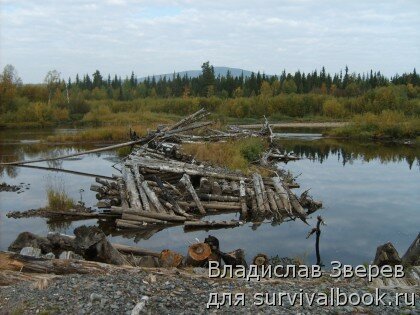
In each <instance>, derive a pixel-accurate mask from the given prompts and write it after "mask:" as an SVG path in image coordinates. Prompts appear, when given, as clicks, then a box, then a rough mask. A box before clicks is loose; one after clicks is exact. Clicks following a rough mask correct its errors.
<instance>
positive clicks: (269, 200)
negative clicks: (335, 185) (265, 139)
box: [91, 110, 320, 229]
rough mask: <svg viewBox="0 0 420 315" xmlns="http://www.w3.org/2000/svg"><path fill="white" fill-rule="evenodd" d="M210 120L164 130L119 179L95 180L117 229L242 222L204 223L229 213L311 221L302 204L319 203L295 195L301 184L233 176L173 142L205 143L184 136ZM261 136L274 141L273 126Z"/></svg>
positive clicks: (195, 118)
mask: <svg viewBox="0 0 420 315" xmlns="http://www.w3.org/2000/svg"><path fill="white" fill-rule="evenodd" d="M205 116H207V112H206V111H204V110H200V111H198V112H197V113H195V114H193V115H190V116H188V117H186V118H184V119H183V120H181V121H180V122H178V123H176V124H175V125H173V126H169V127H161V128H160V129H158V131H157V132H156V133H155V137H152V138H151V137H150V136H148V137H149V139H150V140H149V141H148V142H147V143H143V145H142V146H141V147H139V148H137V149H134V150H133V152H132V153H131V154H130V155H129V156H127V157H126V159H125V161H124V163H123V165H122V168H121V174H120V175H113V180H104V179H100V178H96V184H94V185H92V186H91V190H93V191H95V192H97V194H96V197H97V199H98V200H99V202H98V207H100V208H105V210H103V211H104V213H111V214H113V215H117V216H118V217H117V218H116V220H115V223H116V227H117V228H121V229H130V228H132V229H138V228H141V227H143V226H145V225H157V226H167V225H177V224H182V225H184V227H185V228H186V229H194V228H207V229H208V228H221V227H235V226H238V225H241V224H242V221H218V222H215V221H203V220H200V218H202V217H203V216H206V215H210V214H219V213H222V212H226V211H227V212H239V213H240V214H241V220H254V221H255V220H259V221H262V220H264V219H266V218H268V219H269V218H272V219H273V220H276V221H278V222H279V221H280V222H281V221H282V220H283V219H284V218H286V217H289V218H292V219H294V218H300V219H301V220H302V221H304V222H305V223H306V217H307V215H308V214H307V212H306V211H305V209H304V207H303V205H304V206H306V208H307V209H312V208H313V206H314V203H313V202H311V200H309V201H308V199H307V198H306V199H305V200H304V201H305V202H302V200H301V199H299V198H298V197H297V196H296V195H295V194H294V193H293V192H292V191H291V188H295V187H298V185H296V184H294V183H290V182H286V181H284V180H282V178H281V177H279V176H274V177H263V176H261V174H259V173H258V172H255V173H253V174H252V175H249V176H246V175H245V174H242V173H239V172H230V171H227V170H226V169H224V168H220V167H214V166H211V165H207V164H205V163H202V162H199V161H196V160H195V159H194V157H192V156H188V155H186V154H183V153H181V151H180V150H179V145H178V144H177V143H174V142H173V141H174V140H176V139H178V140H179V139H186V138H188V139H189V140H192V139H197V138H194V137H200V139H201V140H203V137H204V136H187V135H184V134H183V132H185V131H187V130H188V131H191V130H194V129H197V128H201V127H203V126H208V125H209V124H210V123H209V122H199V121H198V120H200V119H202V118H203V117H205ZM267 126H268V127H267ZM257 134H258V135H259V136H261V135H265V134H267V135H268V136H270V138H271V137H272V131H271V128H270V127H269V125H268V123H267V124H266V126H265V127H264V128H263V129H262V130H261V131H260V132H258V133H257ZM228 135H229V136H233V137H239V136H253V135H255V132H251V131H249V132H248V131H245V132H243V131H239V130H236V129H235V131H234V132H230V133H222V132H221V133H220V134H219V139H222V138H223V137H225V136H226V137H227V136H228ZM205 137H208V136H205ZM175 138H176V139H175ZM211 139H216V137H213V138H211ZM276 154H277V153H273V151H272V150H271V151H270V152H269V153H268V154H267V157H266V158H267V159H273V158H276ZM301 203H303V204H301ZM316 207H318V208H319V207H320V204H317V205H316Z"/></svg>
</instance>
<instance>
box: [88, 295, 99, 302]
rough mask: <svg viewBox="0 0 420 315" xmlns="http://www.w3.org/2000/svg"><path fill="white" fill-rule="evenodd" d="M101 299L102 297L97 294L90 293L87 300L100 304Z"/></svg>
mask: <svg viewBox="0 0 420 315" xmlns="http://www.w3.org/2000/svg"><path fill="white" fill-rule="evenodd" d="M101 299H102V295H101V294H98V293H91V295H90V297H89V300H90V301H91V302H92V303H93V302H96V301H98V302H100V301H101Z"/></svg>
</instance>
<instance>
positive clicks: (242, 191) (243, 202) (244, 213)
mask: <svg viewBox="0 0 420 315" xmlns="http://www.w3.org/2000/svg"><path fill="white" fill-rule="evenodd" d="M239 198H240V201H241V215H242V218H246V217H247V216H248V207H247V205H246V190H245V181H244V180H243V179H241V180H240V181H239Z"/></svg>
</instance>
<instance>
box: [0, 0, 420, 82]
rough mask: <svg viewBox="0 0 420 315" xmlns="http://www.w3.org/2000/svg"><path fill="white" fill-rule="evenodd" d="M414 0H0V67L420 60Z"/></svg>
mask: <svg viewBox="0 0 420 315" xmlns="http://www.w3.org/2000/svg"><path fill="white" fill-rule="evenodd" d="M419 30H420V1H419V0H411V1H408V0H407V1H403V0H394V1H387V0H381V1H373V0H351V1H344V0H343V1H337V0H325V1H324V0H317V1H308V0H266V1H263V0H259V1H249V0H232V1H228V0H222V1H219V0H212V1H203V0H167V1H165V0H154V1H146V0H101V1H92V0H85V1H82V0H71V1H67V0H60V1H56V0H50V1H42V0H0V67H1V68H2V69H3V67H4V66H5V65H6V64H12V65H13V66H14V67H15V68H16V69H17V72H18V74H19V76H20V77H21V78H22V80H23V82H24V83H38V82H42V81H43V80H44V77H45V75H46V73H47V72H48V71H49V70H53V69H56V70H58V71H59V72H60V73H61V75H62V77H64V78H68V77H69V76H71V77H72V78H74V77H75V75H76V73H79V74H84V73H89V74H92V73H93V72H94V71H95V70H96V69H98V70H100V71H101V73H102V74H105V75H107V74H108V73H111V75H113V74H117V75H121V76H122V77H125V76H126V75H130V74H131V71H134V73H135V74H136V75H137V76H138V77H143V76H147V75H153V74H162V73H172V72H174V71H184V70H194V69H200V66H201V64H202V63H203V62H205V61H210V63H211V64H213V65H215V66H229V67H236V68H242V69H246V70H251V71H255V72H256V71H261V72H264V73H267V74H278V73H280V72H281V71H282V70H283V69H286V71H288V72H289V71H290V72H294V71H297V70H301V71H305V72H307V71H312V70H315V69H318V70H319V69H320V68H321V67H322V66H325V67H326V70H327V71H328V72H331V73H334V72H338V71H340V69H343V68H344V67H345V66H346V65H348V67H349V69H350V72H368V71H370V69H374V70H380V71H381V72H382V73H384V74H385V75H388V76H390V75H394V74H396V73H400V74H401V73H403V72H409V71H412V70H413V68H415V67H416V68H417V70H418V69H419V66H420V32H419Z"/></svg>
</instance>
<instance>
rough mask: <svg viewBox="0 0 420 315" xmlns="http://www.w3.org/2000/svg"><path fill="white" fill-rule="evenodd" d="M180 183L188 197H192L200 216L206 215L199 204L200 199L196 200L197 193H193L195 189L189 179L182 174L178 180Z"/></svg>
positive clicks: (186, 175)
mask: <svg viewBox="0 0 420 315" xmlns="http://www.w3.org/2000/svg"><path fill="white" fill-rule="evenodd" d="M180 182H181V183H182V184H183V185H184V186H185V188H186V189H187V190H188V192H189V193H190V195H191V196H192V198H193V200H194V202H195V204H196V206H197V208H198V211H200V213H201V214H206V210H204V207H203V205H202V204H201V200H200V198H198V196H197V193H196V192H195V189H194V187H193V185H192V184H191V180H190V177H189V176H188V174H184V175H183V176H182V178H181V180H180Z"/></svg>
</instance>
